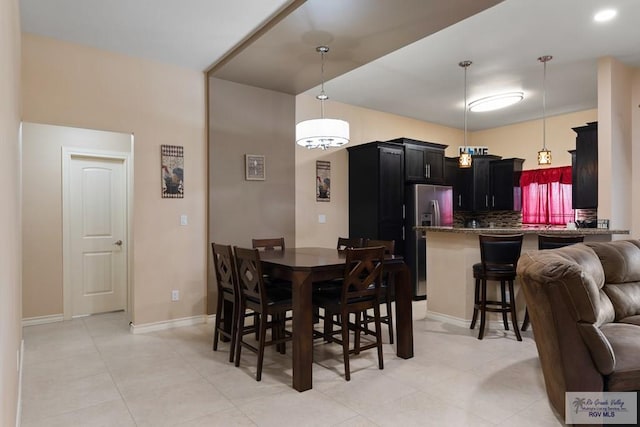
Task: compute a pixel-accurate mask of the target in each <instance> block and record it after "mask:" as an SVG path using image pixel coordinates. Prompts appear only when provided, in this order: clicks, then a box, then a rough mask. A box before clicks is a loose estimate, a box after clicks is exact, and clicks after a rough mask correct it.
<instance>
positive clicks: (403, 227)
mask: <svg viewBox="0 0 640 427" xmlns="http://www.w3.org/2000/svg"><path fill="white" fill-rule="evenodd" d="M402 240H404V225H403V226H402Z"/></svg>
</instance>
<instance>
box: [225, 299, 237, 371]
mask: <svg viewBox="0 0 640 427" xmlns="http://www.w3.org/2000/svg"><path fill="white" fill-rule="evenodd" d="M225 322H226V320H225ZM237 340H238V304H237V303H234V304H233V310H232V312H231V342H230V343H229V344H230V345H229V362H233V361H234V356H235V350H236V341H237Z"/></svg>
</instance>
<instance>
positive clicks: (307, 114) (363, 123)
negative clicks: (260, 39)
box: [289, 95, 463, 248]
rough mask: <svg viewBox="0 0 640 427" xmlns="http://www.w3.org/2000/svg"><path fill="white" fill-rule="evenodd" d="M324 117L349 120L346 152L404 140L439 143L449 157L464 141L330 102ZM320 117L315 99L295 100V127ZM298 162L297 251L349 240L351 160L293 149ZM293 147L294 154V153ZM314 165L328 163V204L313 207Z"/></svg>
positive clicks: (434, 128) (339, 153)
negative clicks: (320, 219)
mask: <svg viewBox="0 0 640 427" xmlns="http://www.w3.org/2000/svg"><path fill="white" fill-rule="evenodd" d="M325 112H326V117H331V118H340V119H343V120H347V121H348V122H349V125H350V131H351V141H350V142H349V144H348V145H347V146H346V147H349V146H354V145H358V144H363V143H366V142H371V141H380V140H381V141H384V140H388V139H393V138H398V137H407V138H414V139H419V140H423V141H432V142H438V143H440V144H446V145H449V146H450V147H449V148H448V149H447V152H446V153H447V155H450V156H453V155H455V153H456V151H457V147H458V145H460V143H461V141H462V139H463V132H462V131H461V130H459V129H453V128H449V127H446V126H440V125H435V124H432V123H427V122H423V121H420V120H415V119H410V118H407V117H402V116H396V115H393V114H387V113H383V112H380V111H374V110H369V109H366V108H360V107H355V106H352V105H348V104H341V103H338V102H331V101H328V102H327V103H326V105H325ZM318 117H320V105H319V101H318V100H316V99H315V98H314V97H313V96H309V95H298V96H297V97H296V123H297V122H299V121H302V120H307V119H314V118H318ZM289 143H290V145H291V147H292V150H295V156H296V160H295V162H296V198H295V199H296V245H297V246H322V247H328V248H333V247H335V245H336V241H337V238H338V236H347V235H348V234H349V182H348V163H349V156H348V152H347V149H346V147H343V148H340V149H330V150H326V151H322V150H308V149H306V148H303V147H299V146H296V145H295V138H294V137H292V138H291V139H290V142H289ZM294 147H295V148H294ZM316 160H328V161H330V162H331V201H330V202H328V203H327V202H316V193H315V191H316V190H315V178H316ZM319 214H323V215H326V223H324V224H320V223H318V215H319Z"/></svg>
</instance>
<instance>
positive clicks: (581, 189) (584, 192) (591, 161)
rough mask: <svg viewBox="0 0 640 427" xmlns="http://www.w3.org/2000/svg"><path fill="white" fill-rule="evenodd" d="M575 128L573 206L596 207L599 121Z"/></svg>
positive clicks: (576, 207) (581, 207) (575, 207)
mask: <svg viewBox="0 0 640 427" xmlns="http://www.w3.org/2000/svg"><path fill="white" fill-rule="evenodd" d="M573 130H574V131H575V132H576V150H575V161H572V166H573V170H572V178H573V189H572V191H573V194H572V199H573V208H574V209H595V208H597V207H598V122H590V123H587V125H586V126H580V127H575V128H573ZM572 159H573V155H572Z"/></svg>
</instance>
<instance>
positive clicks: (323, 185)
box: [316, 160, 331, 202]
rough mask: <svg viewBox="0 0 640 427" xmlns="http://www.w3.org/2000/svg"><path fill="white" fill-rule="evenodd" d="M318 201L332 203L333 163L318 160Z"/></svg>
mask: <svg viewBox="0 0 640 427" xmlns="http://www.w3.org/2000/svg"><path fill="white" fill-rule="evenodd" d="M316 201H317V202H330V201H331V162H328V161H324V160H316Z"/></svg>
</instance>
